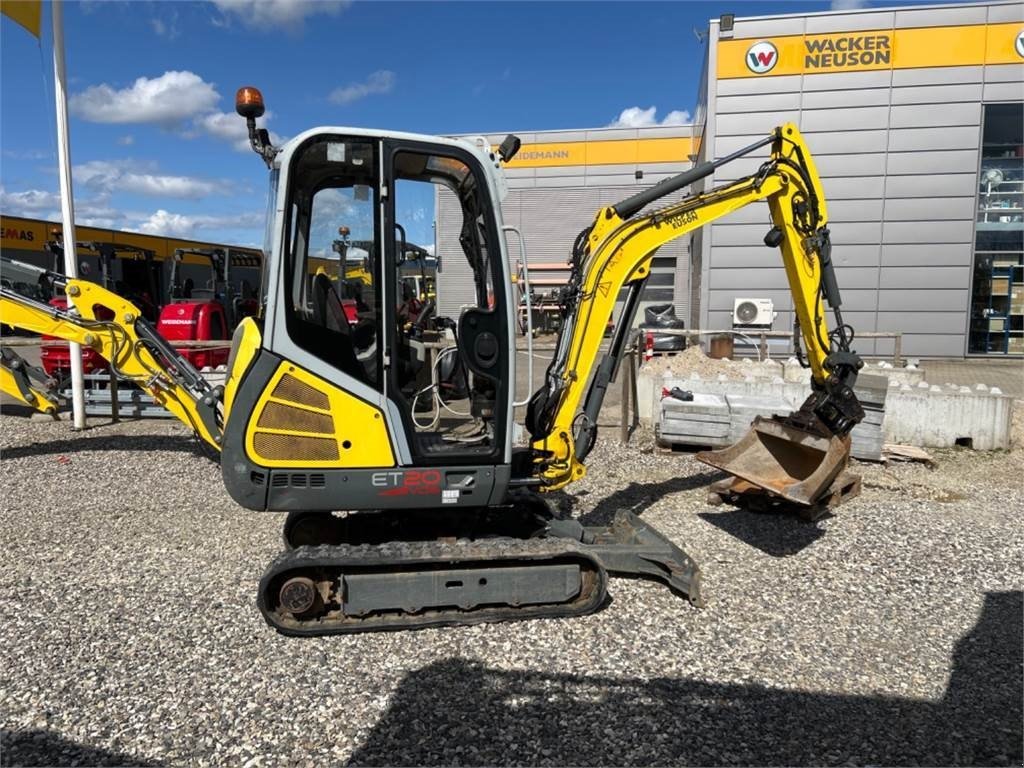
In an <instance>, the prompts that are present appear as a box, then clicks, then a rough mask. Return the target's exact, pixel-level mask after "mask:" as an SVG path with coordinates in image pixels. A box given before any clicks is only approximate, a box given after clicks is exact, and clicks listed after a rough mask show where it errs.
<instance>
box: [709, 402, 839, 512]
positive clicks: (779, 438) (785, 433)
mask: <svg viewBox="0 0 1024 768" xmlns="http://www.w3.org/2000/svg"><path fill="white" fill-rule="evenodd" d="M849 459H850V437H849V436H848V435H847V436H846V437H843V438H839V437H834V436H832V437H826V436H824V435H821V434H816V433H814V432H810V431H808V430H806V429H803V428H801V427H798V426H796V425H794V424H791V423H786V421H785V420H783V419H764V418H761V417H758V418H756V419H754V422H753V424H751V427H750V429H749V430H748V431H747V434H745V435H744V436H743V437H742V438H741V439H740V440H739V441H738V442H736V443H734V444H733V445H730V446H729V447H728V448H723V449H722V450H719V451H704V452H702V453H698V454H697V460H698V461H702V462H704V463H705V464H708V465H710V466H712V467H715V468H717V469H720V470H722V471H723V472H726V473H728V474H730V475H732V476H733V478H734V479H733V480H732V481H731V482H729V483H727V484H725V485H722V486H719V487H718V488H716V489H715V490H716V491H719V492H721V491H725V492H726V493H727V494H730V495H733V494H735V495H739V494H743V495H747V494H750V493H752V492H754V493H756V490H755V489H760V491H762V492H764V493H765V494H767V495H768V496H769V497H776V498H780V499H785V500H786V501H790V502H793V503H795V504H800V505H804V506H811V505H815V504H819V503H821V502H822V501H823V500H826V499H831V498H832V497H833V495H834V494H833V493H832V492H831V489H832V488H833V486H834V485H835V483H836V480H837V479H838V478H839V477H840V475H841V474H842V472H843V471H844V470H845V469H846V466H847V464H848V463H849ZM750 486H754V488H753V489H752V488H750ZM836 501H838V498H837V499H836Z"/></svg>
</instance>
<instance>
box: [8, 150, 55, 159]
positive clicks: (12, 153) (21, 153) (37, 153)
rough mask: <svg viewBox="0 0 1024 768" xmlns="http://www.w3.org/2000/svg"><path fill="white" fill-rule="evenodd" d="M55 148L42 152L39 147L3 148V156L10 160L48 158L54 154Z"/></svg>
mask: <svg viewBox="0 0 1024 768" xmlns="http://www.w3.org/2000/svg"><path fill="white" fill-rule="evenodd" d="M55 153H56V150H50V151H49V152H44V151H43V150H41V149H5V150H4V151H3V156H4V157H9V158H11V159H12V160H49V159H52V158H53V157H54V156H55Z"/></svg>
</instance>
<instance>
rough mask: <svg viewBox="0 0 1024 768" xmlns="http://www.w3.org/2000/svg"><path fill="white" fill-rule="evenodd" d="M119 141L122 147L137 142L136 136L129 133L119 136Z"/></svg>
mask: <svg viewBox="0 0 1024 768" xmlns="http://www.w3.org/2000/svg"><path fill="white" fill-rule="evenodd" d="M117 143H118V144H120V145H121V146H122V147H130V146H131V145H132V144H134V143H135V137H134V136H132V135H131V134H130V133H128V134H125V135H124V136H120V137H118V139H117Z"/></svg>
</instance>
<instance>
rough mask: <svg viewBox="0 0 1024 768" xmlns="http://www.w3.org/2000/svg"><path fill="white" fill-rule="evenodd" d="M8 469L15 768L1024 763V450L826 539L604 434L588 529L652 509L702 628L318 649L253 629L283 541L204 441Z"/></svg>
mask: <svg viewBox="0 0 1024 768" xmlns="http://www.w3.org/2000/svg"><path fill="white" fill-rule="evenodd" d="M0 448H2V449H3V457H2V461H0V467H2V471H0V493H2V502H3V505H2V506H3V516H2V518H0V531H2V538H0V543H2V546H3V549H4V552H5V555H6V556H5V561H6V563H7V566H6V567H5V568H4V569H3V572H2V575H0V606H2V608H0V611H2V614H0V637H2V642H0V718H2V719H0V728H2V729H3V730H2V733H0V763H3V764H5V765H20V764H46V765H51V764H75V763H78V764H87V765H89V764H114V763H131V764H142V765H158V764H190V765H222V764H237V765H244V766H256V765H274V766H276V765H292V764H295V765H314V764H315V765H320V764H323V763H326V762H331V763H339V762H341V763H344V762H348V763H351V764H361V765H365V764H370V765H385V764H389V765H420V764H490V765H511V764H541V765H548V764H550V765H558V764H588V765H592V764H599V765H617V764H621V765H626V764H637V765H641V764H709V765H710V764H790V765H800V764H837V765H842V764H876V765H877V764H912V765H913V764H921V765H924V764H1019V763H1020V762H1021V758H1022V755H1021V742H1022V717H1021V701H1022V695H1024V691H1022V683H1021V680H1022V677H1021V665H1022V626H1021V616H1022V598H1021V595H1022V592H1021V590H1022V589H1024V573H1022V571H1024V566H1022V562H1021V552H1022V551H1024V527H1022V526H1021V524H1020V516H1021V512H1022V509H1024V488H1022V480H1021V478H1022V477H1024V452H1021V451H1015V452H1012V453H992V454H980V453H973V452H969V451H950V452H944V453H939V454H938V455H937V459H938V462H939V467H938V469H936V470H929V469H927V468H926V467H924V466H921V465H896V466H891V467H888V468H886V467H880V466H870V465H859V466H860V470H861V471H862V472H863V474H864V477H865V488H864V493H863V495H862V496H861V497H860V498H859V499H856V500H854V501H852V502H851V503H849V504H848V505H846V506H844V507H842V508H841V509H840V510H838V511H837V514H836V515H835V516H834V517H831V518H829V519H827V520H824V521H820V522H818V523H815V524H807V523H800V522H798V521H795V520H792V519H789V518H783V517H773V516H758V515H753V514H749V513H745V512H740V511H735V510H730V509H728V508H721V507H719V508H712V507H708V506H707V505H706V504H705V503H704V495H705V492H704V490H703V489H704V486H705V485H706V483H707V482H709V481H710V480H712V479H714V478H716V477H717V476H716V475H713V474H710V473H708V472H705V471H704V468H703V465H700V464H698V463H696V462H695V461H694V460H693V458H692V457H691V456H688V455H685V454H674V455H658V454H654V453H653V452H652V451H651V445H650V442H649V441H648V440H646V439H644V438H640V439H638V440H635V441H634V443H633V444H632V445H631V446H630V447H629V449H628V450H627V449H623V448H622V447H621V446H619V445H618V443H617V441H616V440H615V437H614V432H606V433H605V439H604V441H602V442H601V443H600V444H599V446H598V448H597V449H595V452H594V454H593V455H592V461H591V462H590V469H591V471H590V475H589V476H588V478H587V479H585V480H584V481H583V482H581V483H579V484H578V485H577V486H574V489H573V493H572V494H570V495H567V496H566V497H564V499H563V502H564V504H565V505H566V506H571V507H572V508H573V511H574V513H575V514H578V515H580V516H582V517H583V518H585V520H586V521H587V522H590V523H596V522H600V521H606V520H608V519H610V517H611V515H612V513H613V512H614V510H615V509H617V508H620V507H628V508H632V509H634V510H635V511H637V512H640V513H642V515H643V518H644V519H645V520H646V521H648V522H649V523H651V524H653V525H655V526H657V527H659V528H660V529H661V530H662V531H663V532H665V533H666V534H667V535H669V536H670V537H671V538H672V539H673V540H674V541H676V542H677V543H678V544H680V545H681V546H682V547H683V548H684V549H686V550H687V551H688V552H689V553H690V554H691V555H693V556H694V557H695V558H696V559H697V560H698V561H699V562H700V563H701V564H702V566H703V569H704V574H705V579H704V583H705V588H706V595H707V598H708V606H707V608H705V609H704V610H696V609H694V608H692V607H690V606H689V605H688V604H687V603H686V602H685V601H683V600H681V599H679V598H678V597H675V596H673V595H672V594H671V593H669V592H668V591H667V590H666V589H665V588H663V587H661V586H658V585H652V584H648V583H644V582H639V581H628V580H616V581H613V583H612V587H611V594H612V599H611V601H610V603H609V604H608V605H607V606H606V607H605V608H604V609H603V610H601V611H599V612H598V613H596V614H594V615H592V616H589V617H585V618H582V619H574V620H558V621H531V622H521V623H514V624H504V625H487V626H479V627H472V628H466V629H451V628H449V629H441V630H424V631H419V632H406V633H392V634H374V635H365V636H356V637H336V638H325V639H313V640H298V639H289V638H284V637H280V636H278V635H276V634H275V633H273V632H272V631H271V630H269V629H268V628H267V627H266V626H265V625H264V624H263V622H262V619H261V618H260V617H259V614H258V612H257V611H256V608H255V606H254V594H255V588H256V583H257V580H258V579H259V576H260V574H261V572H262V569H263V567H264V566H265V564H266V563H267V562H268V561H269V560H270V559H271V558H272V557H273V555H274V554H275V553H276V552H277V550H278V549H279V539H278V536H279V528H280V523H281V520H282V517H281V516H280V515H276V514H263V515H259V514H254V513H248V512H245V511H243V510H241V509H239V508H238V507H237V506H236V505H235V504H234V503H233V502H232V501H231V500H230V499H229V498H228V496H227V495H226V493H225V492H224V491H223V489H222V487H221V481H220V473H219V469H218V467H217V466H216V465H214V464H212V463H210V462H209V461H208V460H207V459H205V458H203V457H202V455H201V454H200V453H199V452H198V451H197V450H196V448H195V444H194V443H193V442H192V441H191V440H190V439H189V438H188V437H187V436H186V434H185V432H184V430H183V429H182V428H180V427H178V426H176V425H174V424H169V423H158V422H146V423H126V424H123V425H120V426H117V427H111V426H103V427H98V428H95V429H92V430H90V431H89V432H87V433H85V434H83V435H81V436H77V437H76V436H73V435H72V434H71V433H69V431H68V429H67V426H66V425H65V424H52V423H39V422H30V421H28V420H27V419H24V418H20V417H16V416H10V415H7V416H3V417H0Z"/></svg>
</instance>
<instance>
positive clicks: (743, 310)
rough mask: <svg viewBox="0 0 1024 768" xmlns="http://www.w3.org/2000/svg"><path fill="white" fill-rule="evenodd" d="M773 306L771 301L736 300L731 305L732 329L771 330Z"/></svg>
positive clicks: (773, 314) (773, 317) (773, 313)
mask: <svg viewBox="0 0 1024 768" xmlns="http://www.w3.org/2000/svg"><path fill="white" fill-rule="evenodd" d="M774 319H775V305H774V304H772V300H771V299H736V300H735V301H734V302H733V305H732V324H733V327H734V328H736V327H740V328H771V327H772V321H773V320H774Z"/></svg>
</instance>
